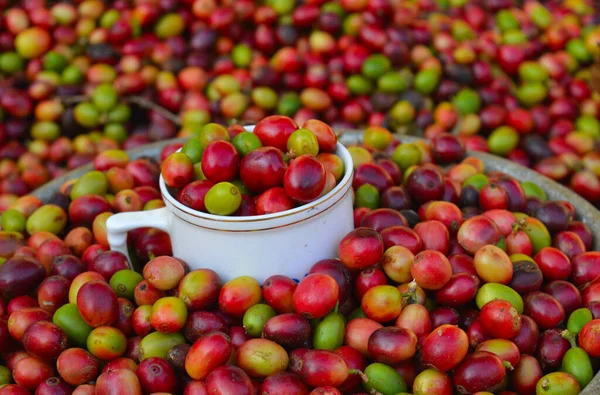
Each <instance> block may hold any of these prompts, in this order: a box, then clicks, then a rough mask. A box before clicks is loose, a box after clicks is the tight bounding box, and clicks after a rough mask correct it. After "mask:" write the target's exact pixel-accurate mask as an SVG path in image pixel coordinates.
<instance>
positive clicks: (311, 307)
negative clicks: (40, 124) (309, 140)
mask: <svg viewBox="0 0 600 395" xmlns="http://www.w3.org/2000/svg"><path fill="white" fill-rule="evenodd" d="M211 128H213V129H212V130H213V131H217V130H218V133H220V132H221V129H217V128H216V126H212V127H211ZM229 129H230V130H232V131H234V130H237V129H239V127H237V126H236V127H231V128H229ZM309 130H311V129H309ZM215 134H217V132H215ZM234 134H235V132H234ZM291 134H293V132H292V133H291ZM239 135H242V133H240V134H237V135H236V136H239ZM363 137H364V138H363V140H364V143H363V144H361V145H356V146H352V147H348V150H349V152H350V153H351V155H352V158H353V161H354V167H355V176H354V179H353V187H354V206H355V209H354V221H355V225H356V229H355V230H353V231H352V232H350V233H349V234H348V235H346V236H345V237H344V238H343V239H342V240H341V241H340V243H339V246H338V257H331V259H326V260H323V261H320V262H316V263H315V264H314V265H313V266H312V267H311V268H310V270H309V271H308V274H307V276H306V277H304V278H303V279H302V280H301V281H300V282H299V283H296V282H295V281H293V280H292V279H290V278H287V277H285V276H281V275H273V276H271V277H270V278H268V279H267V280H266V281H265V283H264V284H262V285H261V284H259V283H258V282H257V281H256V280H254V279H253V278H251V277H247V276H244V273H239V275H240V277H237V278H234V279H231V280H230V281H226V282H225V281H223V279H221V278H220V277H219V275H218V274H217V273H215V272H213V271H211V270H209V269H196V270H190V269H189V268H188V265H187V264H186V263H185V262H183V261H181V260H179V259H177V258H176V257H171V256H170V255H171V251H170V243H169V239H168V236H167V235H166V234H165V233H164V232H161V231H158V230H156V229H148V228H146V229H139V230H135V231H133V232H130V234H129V243H130V246H131V250H132V251H134V252H135V253H134V254H133V256H136V259H135V260H134V262H133V265H134V266H133V268H136V269H137V270H133V268H132V267H131V266H129V264H130V263H129V262H128V261H127V259H126V257H125V256H124V255H122V254H120V253H119V252H115V251H108V249H107V241H106V219H107V218H108V217H109V216H111V215H112V214H113V213H114V212H123V211H135V210H142V209H143V210H152V209H155V208H157V207H162V206H163V204H164V203H162V201H161V199H160V194H159V190H158V180H159V176H160V170H159V169H160V167H159V164H158V163H156V162H155V161H153V160H151V159H148V158H140V159H136V160H129V158H128V157H127V154H126V153H125V152H123V151H119V150H112V151H107V152H105V153H103V154H101V155H99V156H98V157H97V158H96V160H95V161H94V165H95V170H94V171H91V172H89V173H87V174H85V175H84V176H82V177H81V178H79V179H77V180H72V181H69V182H67V183H66V184H64V185H63V186H62V187H61V188H60V190H59V191H58V192H57V193H56V195H55V196H54V197H53V199H52V201H51V202H48V203H46V204H43V203H42V202H41V201H39V199H36V198H34V197H32V196H24V197H22V198H19V199H18V200H17V202H16V203H14V204H13V205H11V206H10V208H9V209H8V210H6V211H5V212H4V214H3V215H2V217H1V218H0V222H1V225H2V231H1V232H0V254H1V256H2V264H1V265H0V293H1V294H2V298H1V299H0V350H1V352H0V364H1V365H0V386H2V387H0V394H1V395H4V394H11V395H12V394H28V393H33V392H35V393H37V394H76V395H82V394H95V393H100V394H124V393H131V394H142V393H171V394H175V393H183V394H207V393H209V394H221V395H226V394H252V395H254V394H271V395H275V394H282V395H283V394H333V395H336V394H375V393H378V394H383V395H396V394H413V395H426V394H436V395H452V394H455V393H461V394H478V395H483V394H486V395H489V394H497V395H527V394H532V395H533V394H535V395H559V394H560V395H565V394H566V395H571V394H578V393H579V392H580V390H581V389H583V388H584V387H585V386H586V385H587V384H588V383H589V382H590V381H591V379H592V377H593V376H594V374H595V372H596V364H595V361H596V358H598V357H600V339H599V338H598V335H597V333H599V332H598V331H600V286H599V284H600V283H598V282H597V279H598V277H599V276H600V253H599V252H595V251H592V248H593V238H594V236H593V235H592V233H591V231H590V229H589V228H588V227H587V226H586V225H585V224H583V223H582V222H580V221H578V220H577V219H576V218H577V214H576V211H575V209H574V208H573V206H572V205H570V204H569V203H568V202H564V201H550V200H548V199H547V197H546V195H545V193H544V191H543V190H541V189H540V188H539V187H537V186H536V185H534V184H530V183H521V182H519V181H517V180H515V179H513V178H511V177H509V176H507V175H506V174H503V173H501V172H486V171H485V168H484V165H483V163H482V162H481V161H480V160H478V159H476V158H473V157H468V158H464V146H463V144H462V142H461V140H460V139H458V138H457V137H456V136H454V135H450V134H441V135H439V136H437V137H436V138H435V139H434V140H433V141H432V142H431V143H427V142H425V141H418V142H414V143H400V142H398V141H397V140H394V139H393V138H392V134H391V133H390V132H389V131H387V130H386V129H383V128H380V127H372V128H369V129H367V130H366V131H365V134H364V136H363ZM234 139H235V137H234V138H233V139H231V140H232V141H233V140H234ZM226 140H227V139H221V140H218V139H217V140H215V141H216V142H219V141H226ZM279 141H280V143H279V145H277V146H278V147H280V148H278V149H279V150H280V151H281V152H283V151H284V150H287V141H289V140H288V139H283V140H279ZM261 143H262V139H261ZM284 143H285V144H284ZM210 144H214V142H211V143H209V144H207V146H206V147H209V146H210ZM240 146H241V147H245V146H246V145H241V144H240ZM265 146H269V145H268V143H267V144H265ZM272 146H275V144H273V145H272ZM234 147H235V145H234ZM319 147H321V146H320V145H319ZM180 148H182V147H181V145H180V144H177V145H170V146H167V147H165V149H164V150H163V152H162V154H161V161H162V164H163V168H164V165H165V163H167V160H168V158H172V156H171V155H172V154H173V153H174V152H176V151H177V150H178V149H180ZM188 148H189V147H188ZM206 149H208V148H206ZM206 149H205V152H206ZM237 149H238V148H236V150H237ZM186 155H187V154H186ZM297 159H298V158H296V159H294V160H297ZM292 163H293V161H292ZM441 166H444V167H441Z"/></svg>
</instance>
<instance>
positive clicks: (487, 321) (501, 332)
mask: <svg viewBox="0 0 600 395" xmlns="http://www.w3.org/2000/svg"><path fill="white" fill-rule="evenodd" d="M479 320H480V322H481V325H482V326H483V329H484V330H485V331H486V332H487V333H488V334H489V335H490V336H492V337H494V338H498V339H512V338H513V337H515V336H516V335H517V334H518V333H519V331H520V330H521V316H520V315H519V313H518V312H517V310H516V309H515V308H514V307H513V306H512V305H511V304H510V302H508V301H506V300H502V299H497V300H492V301H491V302H488V303H486V304H485V306H483V308H482V309H481V312H480V313H479Z"/></svg>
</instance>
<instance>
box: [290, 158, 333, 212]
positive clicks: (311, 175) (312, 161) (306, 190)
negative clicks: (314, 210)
mask: <svg viewBox="0 0 600 395" xmlns="http://www.w3.org/2000/svg"><path fill="white" fill-rule="evenodd" d="M325 176H326V172H325V167H324V166H323V164H322V163H321V162H319V161H318V160H317V159H316V158H315V157H313V156H310V155H301V156H299V157H297V158H296V159H294V160H293V161H292V163H291V164H290V166H289V167H288V168H287V170H286V172H285V176H284V178H283V187H284V189H285V193H286V195H288V196H289V197H290V198H292V199H293V200H296V201H298V202H301V203H308V202H311V201H313V200H315V199H317V198H318V197H319V196H320V195H321V192H322V191H323V188H325V181H326V177H325Z"/></svg>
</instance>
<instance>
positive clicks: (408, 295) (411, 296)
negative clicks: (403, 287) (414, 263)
mask: <svg viewBox="0 0 600 395" xmlns="http://www.w3.org/2000/svg"><path fill="white" fill-rule="evenodd" d="M402 300H403V301H404V300H405V301H406V304H405V305H409V304H415V303H417V282H416V280H412V281H411V282H410V283H409V284H408V292H405V293H403V294H402Z"/></svg>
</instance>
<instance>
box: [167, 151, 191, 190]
mask: <svg viewBox="0 0 600 395" xmlns="http://www.w3.org/2000/svg"><path fill="white" fill-rule="evenodd" d="M161 174H162V176H163V179H164V180H165V184H167V186H169V187H171V188H183V187H184V186H186V185H187V184H188V183H189V182H190V181H192V180H193V178H194V164H193V163H192V160H191V159H190V158H189V157H188V156H187V155H186V154H184V153H183V152H175V153H173V154H171V155H169V157H167V159H165V161H164V162H163V164H162V168H161Z"/></svg>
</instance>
